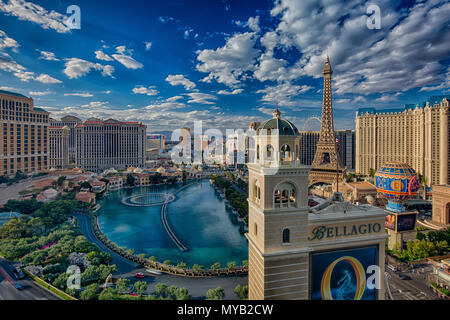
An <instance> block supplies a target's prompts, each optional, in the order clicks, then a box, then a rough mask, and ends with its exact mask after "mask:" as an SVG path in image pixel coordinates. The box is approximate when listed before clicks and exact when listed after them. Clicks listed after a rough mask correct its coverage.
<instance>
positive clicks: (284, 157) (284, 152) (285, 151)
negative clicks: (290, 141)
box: [280, 144, 292, 161]
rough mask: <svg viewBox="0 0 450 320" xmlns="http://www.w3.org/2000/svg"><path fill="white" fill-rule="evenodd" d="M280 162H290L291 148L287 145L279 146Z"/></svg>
mask: <svg viewBox="0 0 450 320" xmlns="http://www.w3.org/2000/svg"><path fill="white" fill-rule="evenodd" d="M280 151H281V161H291V160H292V159H291V147H289V145H287V144H283V145H282V146H281V149H280Z"/></svg>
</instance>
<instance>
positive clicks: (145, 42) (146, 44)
mask: <svg viewBox="0 0 450 320" xmlns="http://www.w3.org/2000/svg"><path fill="white" fill-rule="evenodd" d="M144 44H145V51H150V49H151V48H152V45H153V44H152V43H151V42H147V41H144Z"/></svg>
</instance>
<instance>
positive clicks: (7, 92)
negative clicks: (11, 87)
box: [0, 90, 28, 98]
mask: <svg viewBox="0 0 450 320" xmlns="http://www.w3.org/2000/svg"><path fill="white" fill-rule="evenodd" d="M0 93H2V94H8V95H10V96H15V97H19V98H28V97H27V96H24V95H23V94H20V93H16V92H11V91H6V90H0Z"/></svg>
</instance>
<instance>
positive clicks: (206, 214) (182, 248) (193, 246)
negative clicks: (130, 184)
mask: <svg viewBox="0 0 450 320" xmlns="http://www.w3.org/2000/svg"><path fill="white" fill-rule="evenodd" d="M99 203H100V205H101V209H100V210H99V211H98V223H99V226H100V229H101V230H102V232H103V233H104V234H105V235H106V237H108V239H110V240H111V241H113V242H115V243H116V244H117V245H118V246H119V247H126V248H128V249H134V250H135V251H136V254H140V253H145V254H147V256H149V257H150V256H155V257H156V258H157V259H158V261H160V262H163V261H165V260H170V261H171V264H173V265H176V264H177V263H179V262H182V261H183V262H186V263H187V265H188V266H192V265H193V264H199V265H203V266H204V267H205V268H208V267H210V266H211V265H212V264H213V263H215V262H220V263H221V264H222V266H226V264H227V262H230V261H235V262H236V265H242V261H243V260H247V259H248V244H247V239H246V238H245V237H244V235H243V232H242V222H239V221H238V220H237V219H236V217H235V216H234V215H233V213H232V211H231V208H228V207H227V206H226V205H225V203H224V200H223V199H221V198H220V196H219V195H218V194H217V192H216V191H215V190H214V187H213V186H212V185H211V184H210V183H209V181H208V180H201V181H199V182H194V183H192V184H188V185H186V186H180V185H173V186H171V185H169V186H166V185H157V186H148V187H136V188H133V189H123V190H119V191H113V192H110V193H109V195H107V196H106V197H104V198H103V199H102V200H101V201H100V202H99Z"/></svg>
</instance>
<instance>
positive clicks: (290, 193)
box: [273, 182, 297, 208]
mask: <svg viewBox="0 0 450 320" xmlns="http://www.w3.org/2000/svg"><path fill="white" fill-rule="evenodd" d="M296 206H297V192H296V189H295V187H294V186H293V185H292V184H291V183H288V182H285V183H281V184H280V185H278V186H277V187H276V188H275V190H274V193H273V207H274V208H291V207H296Z"/></svg>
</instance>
